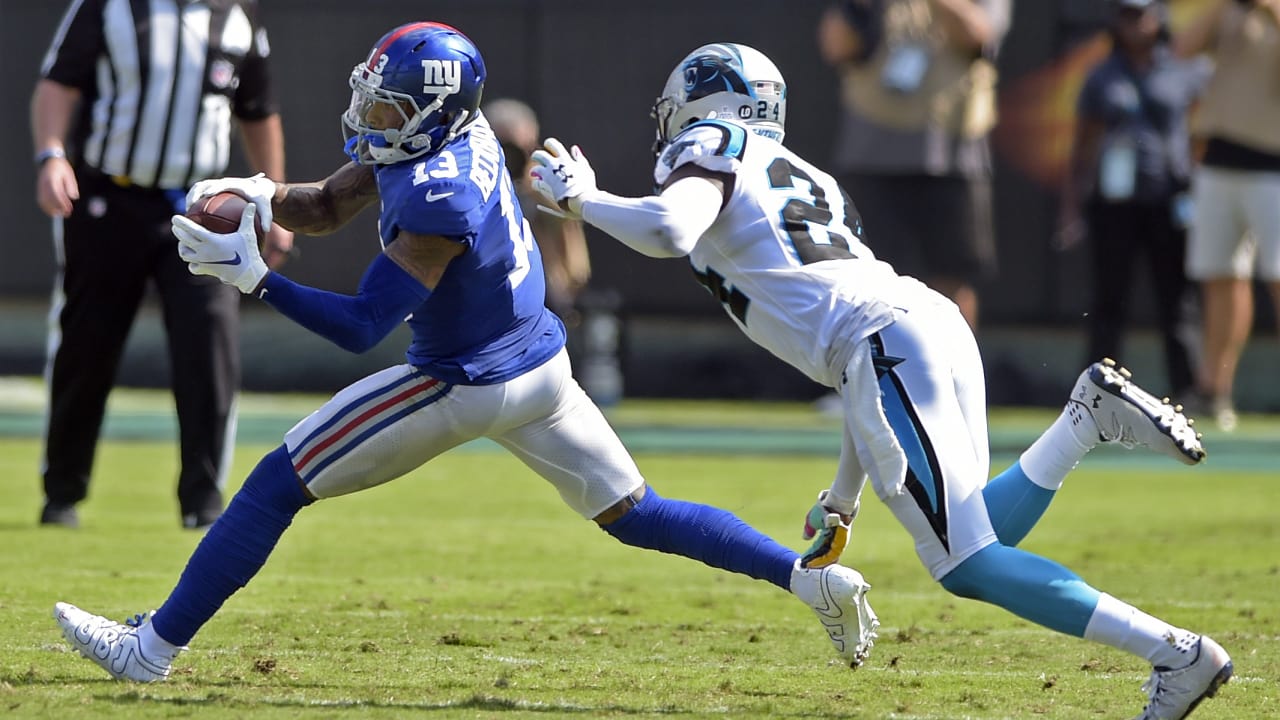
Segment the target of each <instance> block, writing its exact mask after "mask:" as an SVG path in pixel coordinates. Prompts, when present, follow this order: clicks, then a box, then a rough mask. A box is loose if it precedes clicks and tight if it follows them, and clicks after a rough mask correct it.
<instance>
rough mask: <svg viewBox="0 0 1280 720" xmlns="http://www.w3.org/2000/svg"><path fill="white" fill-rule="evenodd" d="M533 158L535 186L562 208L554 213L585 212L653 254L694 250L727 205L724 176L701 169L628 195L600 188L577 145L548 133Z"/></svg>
mask: <svg viewBox="0 0 1280 720" xmlns="http://www.w3.org/2000/svg"><path fill="white" fill-rule="evenodd" d="M532 160H533V163H534V167H533V169H532V170H531V171H530V174H531V175H532V176H533V186H534V188H535V189H537V190H538V192H539V193H541V194H542V195H543V196H544V197H546V198H547V199H548V200H550V201H552V202H554V203H555V204H556V206H557V207H558V208H559V210H558V211H552V212H555V213H556V214H561V215H565V216H567V217H574V218H577V217H581V218H582V219H583V220H585V221H587V222H588V223H590V224H592V225H594V226H596V227H598V228H600V229H601V230H603V231H605V232H607V233H609V234H610V235H612V236H613V237H615V238H617V239H618V240H620V241H621V242H622V243H623V244H624V245H626V246H627V247H630V248H631V249H632V250H635V251H636V252H638V253H640V254H642V255H647V256H649V257H658V258H667V257H683V256H685V255H688V254H689V253H690V252H691V251H692V250H693V246H694V245H695V244H696V243H697V242H698V238H699V237H701V236H702V234H703V233H704V232H706V230H707V228H709V227H711V225H712V223H714V222H715V220H716V217H717V216H718V215H719V214H720V209H721V207H722V206H723V204H724V196H725V182H724V179H723V178H722V177H720V176H719V175H717V174H715V173H710V172H706V171H702V170H700V169H697V168H692V167H690V168H689V169H688V170H686V168H680V169H679V170H677V171H676V172H675V173H673V174H672V176H671V179H670V180H669V181H668V182H667V184H666V186H665V187H664V188H663V189H662V193H661V194H659V195H649V196H646V197H640V198H628V197H621V196H618V195H614V194H612V193H607V192H605V191H603V190H600V189H599V188H597V187H596V176H595V171H594V170H592V169H591V165H590V163H588V162H587V158H586V157H585V156H584V155H583V153H582V150H581V149H579V148H578V146H577V145H574V146H573V148H572V150H566V149H565V147H564V145H563V144H562V143H561V142H560V141H559V140H556V139H555V138H548V139H547V141H546V143H545V144H544V145H543V149H541V150H536V151H534V153H533V156H532Z"/></svg>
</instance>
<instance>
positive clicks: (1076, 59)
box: [0, 0, 1280, 412]
mask: <svg viewBox="0 0 1280 720" xmlns="http://www.w3.org/2000/svg"><path fill="white" fill-rule="evenodd" d="M1103 1H1104V0H1036V1H1035V2H1020V3H1015V7H1014V13H1015V14H1014V22H1013V28H1012V30H1011V31H1010V33H1009V35H1008V37H1007V40H1006V42H1005V44H1004V47H1003V49H1002V53H1001V57H1000V63H999V65H1000V72H1001V76H1000V97H1001V101H1000V112H1001V121H1000V125H999V126H998V128H997V130H996V132H995V135H994V139H993V147H994V150H995V153H996V158H997V175H996V185H995V190H996V197H995V203H996V217H997V224H996V233H997V243H998V246H999V256H1000V265H1001V272H1000V274H999V276H998V277H996V278H994V279H992V280H991V281H990V282H988V283H986V285H985V286H984V287H983V288H982V293H983V319H982V322H983V327H982V329H981V331H980V333H979V335H980V340H981V343H982V347H983V352H984V354H985V357H986V362H987V368H988V380H989V385H990V394H991V400H992V402H993V403H994V404H1000V405H1042V404H1047V405H1056V404H1058V403H1059V402H1061V398H1062V392H1063V389H1064V387H1066V385H1067V383H1069V382H1070V381H1071V379H1072V378H1074V376H1075V373H1076V372H1078V369H1079V368H1080V367H1081V366H1082V364H1083V362H1084V357H1083V341H1082V334H1083V317H1082V315H1083V311H1084V308H1085V302H1086V288H1087V283H1088V282H1089V278H1088V277H1087V276H1086V275H1085V257H1084V254H1083V253H1080V252H1076V253H1071V254H1066V255H1060V254H1057V253H1055V252H1054V251H1053V250H1052V249H1051V248H1050V242H1049V237H1050V233H1051V232H1052V225H1053V221H1054V216H1055V212H1056V207H1057V197H1056V191H1055V188H1056V187H1057V185H1058V181H1059V178H1060V173H1061V171H1062V166H1063V163H1064V162H1065V157H1066V153H1067V147H1068V143H1069V138H1070V130H1071V122H1072V111H1073V103H1074V98H1075V94H1076V92H1077V90H1078V88H1079V84H1080V82H1081V81H1082V79H1083V74H1084V72H1085V71H1086V70H1087V69H1088V67H1089V66H1090V65H1091V64H1092V62H1093V61H1094V60H1096V59H1098V58H1100V57H1101V54H1102V53H1104V52H1105V51H1106V44H1105V40H1104V39H1103V38H1102V35H1101V34H1100V27H1101V21H1102V18H1103V12H1104V5H1103ZM1202 2H1203V0H1173V2H1172V9H1173V18H1174V22H1175V24H1176V23H1178V22H1181V21H1182V20H1183V19H1185V18H1186V17H1187V16H1188V15H1189V13H1190V12H1192V11H1194V10H1195V9H1196V8H1197V7H1198V6H1199V5H1201V4H1202ZM824 5H825V3H824V2H819V1H818V0H808V1H806V2H794V1H793V2H784V1H783V0H702V1H701V2H697V3H690V2H686V1H685V0H651V1H649V2H644V3H619V2H600V1H598V0H436V1H435V2H431V3H423V2H418V1H414V2H410V1H409V0H366V1H365V2H356V3H353V2H350V1H349V0H263V2H262V6H263V14H264V21H265V23H266V24H267V27H268V28H269V31H270V33H271V40H272V50H273V52H272V59H273V67H274V71H275V77H276V81H277V88H278V96H279V100H280V103H281V111H282V115H283V118H284V122H285V129H286V137H287V153H288V167H289V175H290V178H292V179H299V180H302V179H306V180H310V179H315V178H318V177H320V176H322V175H323V174H325V173H327V172H328V171H330V170H332V169H333V168H334V167H336V166H337V165H338V164H339V163H340V162H342V161H343V160H344V158H343V156H342V154H341V135H340V130H339V121H338V115H339V113H340V112H341V111H342V110H343V109H344V108H345V107H346V105H347V102H348V99H349V93H350V91H349V90H348V88H347V85H346V78H347V75H348V73H349V72H350V68H351V66H352V65H354V64H355V63H356V62H358V61H359V60H360V59H361V58H362V56H363V55H364V53H365V52H366V51H367V50H368V46H369V44H370V43H371V42H372V41H373V40H374V39H376V38H377V37H378V36H379V35H380V34H381V33H383V32H384V31H385V30H386V29H387V28H389V27H392V26H394V25H397V24H399V23H402V22H406V21H409V20H418V19H432V20H439V21H442V22H447V23H449V24H452V25H455V26H456V27H458V28H459V29H461V30H462V31H463V32H465V33H467V34H468V35H469V36H471V38H472V39H473V40H475V42H476V43H477V44H478V45H479V47H480V48H481V50H482V51H483V52H484V55H485V59H486V63H487V65H488V69H489V82H488V84H487V87H486V91H485V95H486V98H497V97H516V98H520V99H523V100H525V101H527V102H529V103H530V104H531V105H532V106H533V107H534V108H535V109H536V110H537V111H538V112H539V114H540V116H541V119H542V122H543V131H544V134H550V135H557V136H560V137H563V138H570V139H572V141H574V142H577V143H579V144H581V145H582V146H583V147H584V148H585V149H586V150H587V152H588V154H589V156H590V157H591V159H592V162H593V164H594V165H595V167H596V169H597V171H598V174H599V176H600V181H601V184H602V185H603V186H604V187H607V188H609V189H612V190H615V191H618V192H622V193H633V194H640V193H644V192H646V191H648V190H649V189H650V185H651V170H652V158H651V156H650V154H649V146H650V142H651V139H652V136H653V127H652V123H651V121H650V119H649V115H648V112H649V108H650V105H651V103H652V101H653V98H654V97H655V96H656V94H657V92H658V90H659V89H660V87H661V85H662V82H663V80H664V79H665V77H666V74H667V73H668V72H669V70H670V68H671V67H672V65H673V64H674V63H675V62H676V61H677V60H679V58H680V57H682V56H683V55H684V53H686V52H687V51H688V50H689V49H690V48H693V47H696V46H697V45H700V44H703V43H705V42H709V41H713V40H732V41H736V42H743V43H747V44H750V45H753V46H755V47H757V48H759V49H761V50H763V51H764V52H766V53H767V54H769V55H770V56H771V57H772V58H773V59H774V60H775V62H776V63H777V64H778V66H779V67H780V69H781V70H782V72H783V74H784V75H785V76H786V78H787V79H788V82H789V85H790V87H789V98H790V110H789V113H788V116H789V117H788V144H789V145H791V146H792V147H793V148H794V149H796V150H797V151H799V152H800V153H801V154H802V155H804V156H806V157H808V158H810V159H812V160H814V161H816V162H818V163H819V164H824V163H825V161H826V158H827V157H828V156H829V154H830V149H831V146H832V142H833V140H834V134H835V128H836V116H837V112H838V108H837V97H836V91H835V89H836V78H835V74H834V72H833V71H832V70H831V69H830V68H828V67H827V66H825V65H824V64H823V63H822V61H821V60H820V59H819V57H818V54H817V50H816V49H815V47H814V40H813V38H814V29H815V27H816V24H817V20H818V16H819V14H820V13H821V11H822V9H823V7H824ZM64 8H65V3H64V2H61V1H53V0H49V1H47V2H31V1H30V0H0V69H2V70H3V73H4V77H6V78H8V79H9V82H10V90H11V92H12V98H11V101H10V102H8V103H5V104H3V105H2V106H0V128H2V129H3V131H4V135H5V136H6V137H9V138H10V142H7V143H4V144H3V145H0V168H4V170H3V176H2V178H3V187H4V188H5V189H6V191H5V192H3V193H0V217H3V218H4V219H5V228H4V231H3V232H2V233H0V258H3V262H0V317H3V323H2V324H0V375H38V374H40V372H41V370H42V367H43V363H44V346H45V336H46V313H47V309H48V298H49V293H50V289H51V285H52V278H53V271H54V266H53V253H52V249H51V244H50V242H49V230H48V220H47V219H46V218H45V217H44V216H43V215H42V214H41V213H40V212H39V210H38V209H37V208H36V206H35V202H34V199H33V189H32V188H33V182H34V173H33V169H32V166H31V162H30V155H31V152H30V150H31V149H30V141H29V136H30V135H29V131H28V122H27V99H28V98H29V95H30V90H31V88H32V86H33V85H34V83H35V80H36V77H37V74H38V69H39V64H40V60H41V57H42V56H43V53H44V51H45V48H46V47H47V44H48V42H49V40H50V38H51V36H52V34H53V32H54V29H55V27H56V25H57V23H58V20H59V18H60V16H61V13H62V11H63V10H64ZM242 169H243V166H242V164H240V166H239V167H234V168H233V170H237V171H238V170H242ZM855 200H856V198H855ZM375 219H376V218H375V217H374V215H373V214H372V213H367V214H366V215H364V216H362V217H361V218H359V219H358V220H357V221H356V222H355V223H353V224H352V226H351V227H348V228H346V229H344V230H343V231H342V232H340V233H337V234H335V235H333V236H329V237H324V238H300V241H299V245H300V247H301V249H302V255H301V257H299V258H297V259H295V260H293V261H291V263H290V264H289V265H288V267H287V268H286V272H287V273H288V274H289V275H290V276H291V277H293V278H295V279H297V280H299V281H302V282H305V283H309V284H315V285H319V286H323V287H326V288H330V289H334V290H340V291H343V290H345V291H350V290H353V289H354V288H355V285H356V283H357V281H358V279H359V277H358V275H359V274H358V272H355V271H354V270H353V268H361V267H363V266H364V265H365V263H366V262H367V261H368V259H369V257H370V256H371V253H373V252H374V251H375V248H376V246H375V245H374V244H373V242H374V241H373V238H374V237H375V236H374V231H373V225H374V222H375ZM591 252H592V262H593V266H594V278H593V280H592V285H591V289H592V291H593V292H596V293H600V294H605V295H610V294H611V295H613V296H615V297H617V298H618V299H619V300H620V306H619V309H618V316H619V317H620V319H621V320H622V326H621V327H622V344H621V351H620V359H621V366H622V370H623V373H624V377H625V393H626V395H627V396H630V397H691V398H692V397H717V398H759V399H772V400H777V399H792V400H808V399H813V398H817V397H819V396H821V395H822V394H823V390H822V389H821V388H818V387H817V386H815V385H813V383H811V382H810V381H808V380H807V379H805V378H804V377H803V376H801V375H800V374H799V373H797V372H796V371H794V370H792V369H790V368H789V367H787V366H785V365H783V364H782V363H781V362H779V361H776V360H774V359H773V358H772V357H771V356H769V355H768V354H767V353H765V351H763V350H761V349H759V348H757V347H755V346H753V345H751V344H749V343H748V341H747V340H746V339H745V338H743V337H742V336H741V335H740V334H739V333H738V332H737V330H736V329H735V328H733V327H732V326H731V324H730V323H729V321H728V320H727V319H725V318H724V317H723V316H722V314H721V311H720V309H719V307H718V306H717V304H716V303H715V302H713V301H712V300H711V298H710V297H709V296H706V294H705V293H704V292H703V290H702V289H701V288H700V287H699V286H698V285H697V284H696V283H694V282H692V281H691V280H690V278H689V277H688V269H687V267H686V266H685V265H684V264H683V263H680V262H663V261H657V260H650V259H647V258H643V257H641V256H639V255H637V254H635V253H633V252H631V251H629V250H627V249H626V248H624V247H622V246H621V245H618V244H616V243H613V242H611V241H608V240H605V239H603V238H601V237H599V236H598V235H597V236H594V237H593V241H592V245H591ZM1138 282H1140V283H1142V284H1144V285H1145V283H1146V282H1147V281H1146V279H1145V278H1141V279H1139V280H1138ZM1149 295H1150V294H1149V293H1144V292H1142V291H1141V290H1139V291H1138V293H1137V298H1138V300H1139V303H1138V307H1137V318H1136V322H1135V332H1133V333H1131V335H1130V340H1129V349H1128V350H1127V352H1126V356H1125V357H1124V358H1122V360H1123V361H1124V362H1125V363H1126V364H1127V365H1129V366H1130V367H1132V368H1134V369H1135V371H1137V372H1141V373H1142V375H1141V377H1143V378H1145V379H1146V382H1147V383H1148V384H1150V385H1151V386H1152V387H1153V388H1157V387H1162V382H1161V381H1159V380H1156V378H1162V377H1163V365H1162V363H1161V362H1160V359H1159V353H1158V349H1157V343H1156V340H1155V338H1154V336H1153V334H1152V333H1151V332H1150V329H1149V327H1150V321H1151V319H1152V316H1153V312H1152V310H1153V309H1152V308H1151V307H1150V306H1149V303H1150V300H1149ZM1259 300H1260V302H1259V306H1258V314H1257V326H1256V327H1257V330H1256V333H1257V334H1256V335H1255V338H1254V340H1253V341H1252V342H1251V344H1250V346H1249V348H1248V349H1247V351H1246V354H1245V357H1244V359H1243V362H1242V366H1241V371H1240V376H1239V378H1238V381H1237V403H1238V407H1239V409H1241V410H1242V411H1267V412H1276V411H1280V384H1278V383H1274V382H1272V381H1271V378H1272V377H1273V376H1274V368H1275V367H1277V366H1278V365H1280V347H1278V343H1277V341H1276V333H1275V330H1274V327H1275V323H1274V319H1273V318H1272V317H1271V312H1270V304H1269V303H1268V302H1266V298H1265V295H1259ZM405 339H406V338H405V336H404V335H401V334H400V333H396V334H393V336H392V337H390V338H388V339H387V340H386V341H384V342H383V343H382V344H381V345H380V346H379V347H378V348H376V349H375V350H374V351H372V352H371V353H368V354H366V355H364V356H359V357H357V356H352V355H348V354H346V353H343V352H341V351H338V350H336V349H330V348H327V347H326V344H325V342H324V341H323V340H319V339H317V338H314V337H311V336H309V335H308V334H307V333H306V332H305V331H302V330H300V329H298V328H297V327H296V326H293V325H292V324H291V323H289V322H288V321H287V320H284V319H283V318H281V317H279V316H277V315H275V314H274V313H273V312H271V311H270V310H269V309H268V308H266V307H265V306H261V305H258V304H256V303H254V302H253V301H250V300H246V302H245V315H244V334H243V348H244V349H243V352H244V357H245V375H244V383H245V387H246V388H247V389H250V390H261V391H277V390H279V391H320V392H328V391H332V390H334V389H336V388H338V387H340V386H342V385H344V384H345V383H347V382H349V381H351V380H354V379H356V378H358V377H361V376H362V375H364V374H366V373H367V372H369V371H371V370H372V369H376V368H380V367H383V366H385V365H386V364H389V363H394V362H399V361H400V358H401V357H402V356H401V353H402V351H403V348H404V346H405ZM121 372H122V378H121V381H122V383H123V384H125V385H135V386H153V385H160V384H164V383H165V382H167V377H168V369H167V361H166V357H165V352H164V340H163V332H162V331H161V329H160V325H159V319H158V316H157V313H156V309H155V306H154V305H151V306H149V307H148V309H147V311H146V313H145V314H144V316H143V317H142V319H141V322H140V323H139V324H138V325H137V326H136V327H135V329H134V333H133V336H132V337H131V339H130V344H129V349H128V356H127V358H126V361H125V362H124V364H123V369H122V371H121Z"/></svg>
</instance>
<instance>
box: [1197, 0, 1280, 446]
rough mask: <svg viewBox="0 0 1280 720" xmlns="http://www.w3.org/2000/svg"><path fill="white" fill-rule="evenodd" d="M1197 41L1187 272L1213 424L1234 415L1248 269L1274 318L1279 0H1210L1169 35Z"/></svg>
mask: <svg viewBox="0 0 1280 720" xmlns="http://www.w3.org/2000/svg"><path fill="white" fill-rule="evenodd" d="M1174 47H1175V49H1176V50H1177V52H1178V54H1179V55H1182V56H1183V57H1191V56H1193V55H1196V54H1199V53H1201V52H1204V51H1209V52H1211V53H1212V55H1213V58H1214V60H1215V70H1214V73H1213V78H1212V79H1211V80H1210V81H1209V86H1208V88H1207V89H1206V91H1205V95H1204V98H1203V102H1202V103H1201V107H1200V109H1199V110H1198V112H1197V115H1196V119H1195V127H1194V132H1195V134H1196V136H1197V139H1198V140H1203V141H1204V154H1203V157H1202V158H1201V163H1200V166H1199V168H1198V169H1197V170H1196V173H1195V182H1194V183H1193V193H1194V203H1195V218H1196V222H1195V224H1194V225H1193V226H1192V228H1191V234H1190V239H1189V243H1188V250H1187V274H1188V275H1189V276H1190V277H1191V278H1193V279H1194V280H1197V281H1199V282H1200V287H1201V289H1202V303H1203V305H1204V358H1203V363H1202V365H1201V369H1200V378H1199V386H1200V393H1201V395H1202V396H1203V397H1204V399H1205V400H1206V401H1207V402H1208V403H1209V406H1210V409H1211V410H1212V412H1213V414H1214V416H1215V418H1216V419H1217V422H1218V425H1219V427H1221V428H1222V429H1224V430H1231V429H1233V428H1235V425H1236V413H1235V402H1234V399H1233V386H1234V383H1235V375H1236V368H1237V366H1238V365H1239V363H1240V356H1241V354H1242V353H1243V352H1244V346H1245V343H1246V342H1247V341H1248V339H1249V333H1250V331H1251V330H1252V328H1253V302H1254V300H1253V277H1254V274H1255V273H1256V274H1257V276H1258V277H1259V278H1261V279H1262V280H1263V281H1264V282H1265V283H1266V284H1267V286H1268V288H1269V289H1270V292H1271V299H1272V302H1273V303H1275V308H1276V317H1277V318H1280V0H1216V2H1214V3H1213V4H1212V5H1211V6H1210V8H1209V9H1208V11H1207V12H1205V13H1204V14H1203V15H1202V16H1200V17H1198V18H1196V19H1195V20H1194V21H1193V22H1192V23H1191V24H1190V25H1188V26H1187V28H1186V29H1184V30H1183V31H1182V32H1181V33H1179V34H1178V36H1177V38H1176V39H1175V42H1174Z"/></svg>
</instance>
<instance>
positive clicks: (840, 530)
mask: <svg viewBox="0 0 1280 720" xmlns="http://www.w3.org/2000/svg"><path fill="white" fill-rule="evenodd" d="M829 492H830V491H829V490H823V491H822V492H820V493H818V502H816V503H814V505H813V507H812V508H810V510H809V514H808V515H806V516H805V519H804V533H803V535H804V539H805V540H812V541H813V543H812V544H811V545H809V549H808V550H806V551H805V553H804V555H802V556H800V567H805V568H820V567H826V566H828V565H831V564H834V563H835V562H837V561H838V560H839V559H840V555H841V554H842V553H843V552H844V549H845V547H846V546H847V545H848V544H849V532H850V530H851V528H852V526H853V519H854V518H855V517H857V516H858V508H857V507H856V506H855V507H854V509H853V513H851V514H850V515H849V516H848V519H847V520H846V519H845V517H844V516H842V515H841V514H840V513H838V512H836V511H834V510H832V509H831V508H829V507H827V506H826V505H824V504H823V503H824V502H826V499H827V495H828V493H829Z"/></svg>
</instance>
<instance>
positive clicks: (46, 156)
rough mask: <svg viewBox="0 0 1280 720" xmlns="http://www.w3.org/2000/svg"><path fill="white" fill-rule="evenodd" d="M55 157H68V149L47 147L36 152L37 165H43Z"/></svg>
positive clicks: (61, 158)
mask: <svg viewBox="0 0 1280 720" xmlns="http://www.w3.org/2000/svg"><path fill="white" fill-rule="evenodd" d="M54 158H58V159H59V160H65V159H66V158H67V151H66V150H63V149H62V148H46V149H44V150H41V151H40V152H38V153H36V158H35V162H36V167H42V166H44V164H45V163H46V162H48V161H50V160H52V159H54Z"/></svg>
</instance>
